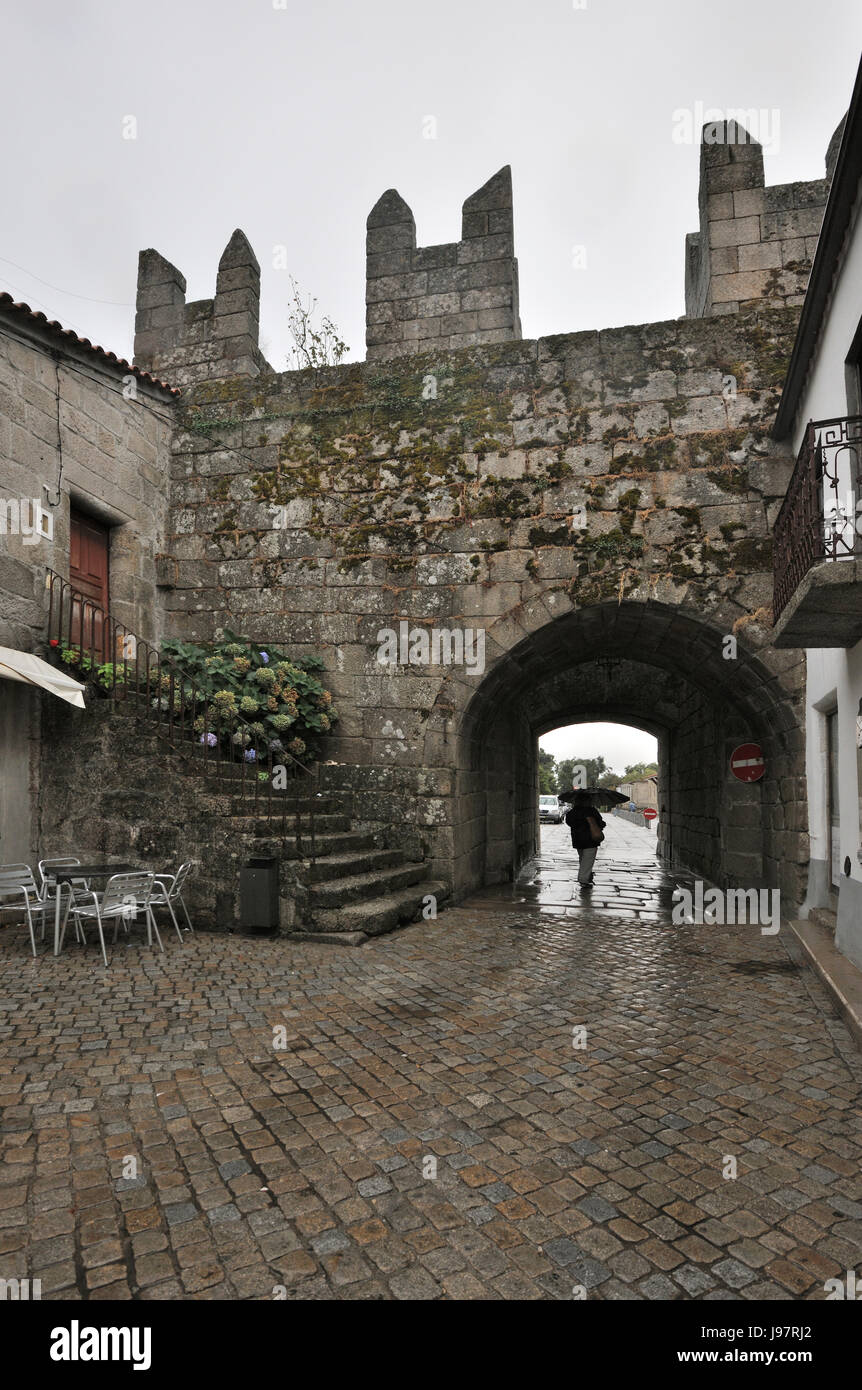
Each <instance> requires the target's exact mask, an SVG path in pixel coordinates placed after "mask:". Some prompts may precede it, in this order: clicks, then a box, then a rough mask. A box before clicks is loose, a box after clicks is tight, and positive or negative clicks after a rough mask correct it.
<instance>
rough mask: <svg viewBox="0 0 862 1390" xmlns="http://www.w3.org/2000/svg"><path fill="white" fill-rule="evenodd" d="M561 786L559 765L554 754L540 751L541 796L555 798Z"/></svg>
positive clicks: (542, 749) (541, 749)
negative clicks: (558, 774)
mask: <svg viewBox="0 0 862 1390" xmlns="http://www.w3.org/2000/svg"><path fill="white" fill-rule="evenodd" d="M558 786H559V778H558V776H557V764H556V760H555V758H554V755H553V753H546V752H545V750H544V748H540V749H539V795H540V796H553V795H554V793H555V792H556V791H557V789H558Z"/></svg>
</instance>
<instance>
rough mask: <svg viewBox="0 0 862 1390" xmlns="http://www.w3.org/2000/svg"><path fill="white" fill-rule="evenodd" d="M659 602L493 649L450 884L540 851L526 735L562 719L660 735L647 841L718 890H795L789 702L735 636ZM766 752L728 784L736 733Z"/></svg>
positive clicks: (795, 710) (794, 756)
mask: <svg viewBox="0 0 862 1390" xmlns="http://www.w3.org/2000/svg"><path fill="white" fill-rule="evenodd" d="M728 649H729V648H728V644H727V642H726V640H725V637H724V634H722V633H721V632H719V631H718V630H717V628H716V627H714V626H712V625H711V624H710V623H709V622H708V621H706V620H701V619H697V618H694V617H692V616H691V615H690V614H687V613H683V612H681V611H680V610H679V609H674V608H671V607H669V606H667V605H665V604H661V603H654V602H647V603H633V602H628V603H625V602H624V603H619V604H617V603H608V604H601V605H597V606H595V607H590V608H583V609H579V610H575V611H573V612H571V613H567V614H565V615H563V616H561V617H559V618H556V619H554V620H552V621H550V622H548V623H547V624H545V625H544V626H542V627H539V628H538V629H536V630H535V631H534V632H533V633H532V634H530V635H529V636H528V637H526V638H524V639H522V640H521V641H520V642H518V643H517V644H516V645H514V646H513V647H512V648H511V649H510V650H509V651H506V652H503V653H501V654H500V655H498V657H497V659H496V661H495V662H494V664H493V666H492V667H491V668H490V669H489V670H488V671H487V673H486V675H485V676H484V678H483V680H482V683H481V685H480V686H479V688H478V689H477V690H476V691H475V693H474V694H473V697H472V699H471V700H470V702H469V705H468V706H467V708H466V710H465V713H464V716H463V719H462V720H461V724H460V728H459V738H458V754H457V761H458V767H457V795H456V813H455V820H456V826H455V829H456V835H455V847H456V862H455V866H454V878H455V889H456V893H458V894H459V895H460V894H463V893H465V892H469V891H471V890H472V889H473V888H476V887H479V886H482V885H485V884H490V883H495V882H502V881H505V880H506V879H510V878H512V877H514V876H515V875H516V874H517V871H518V869H519V868H520V866H521V865H522V864H523V863H525V862H526V861H527V860H528V859H529V858H530V857H531V856H532V855H533V854H535V852H536V848H537V816H536V799H537V795H538V779H537V768H536V764H537V755H536V749H537V740H538V737H539V735H540V734H541V733H542V732H544V731H545V730H547V729H550V728H553V727H555V726H558V725H560V724H562V723H578V722H582V721H585V720H615V721H617V722H620V723H625V724H630V725H634V726H635V727H640V728H643V729H645V730H647V731H649V732H651V733H654V734H655V735H656V736H657V737H658V739H659V749H660V753H659V810H660V831H659V840H658V851H659V854H660V857H661V859H662V860H663V862H665V863H666V864H668V865H670V866H678V867H680V868H684V869H687V870H690V871H691V872H694V873H697V874H701V875H703V876H704V877H705V878H709V879H711V880H712V881H714V882H717V883H719V884H721V885H739V886H743V887H753V886H769V887H779V888H780V889H781V890H782V896H783V900H784V902H785V904H786V905H788V906H789V905H792V904H795V903H798V902H799V901H800V900H801V897H802V895H803V889H804V883H803V875H804V868H805V864H806V863H807V844H806V843H805V841H806V837H805V836H804V835H802V834H799V833H798V832H797V831H796V826H797V825H798V824H804V821H801V822H800V821H799V819H798V817H799V815H800V814H801V815H803V816H804V754H803V747H804V744H803V734H802V729H801V727H800V706H799V704H798V701H797V699H796V697H795V695H794V693H793V692H791V691H788V690H787V689H785V688H784V686H783V685H782V683H781V680H780V678H779V676H778V675H776V674H775V673H774V672H772V671H770V670H769V669H768V667H767V666H766V665H765V663H764V662H763V661H762V660H761V659H760V658H759V657H758V656H756V655H755V654H754V653H753V652H751V651H750V650H747V649H746V648H745V646H744V644H743V642H742V641H737V643H736V646H735V649H733V648H732V647H731V648H730V650H732V651H733V652H734V654H733V655H729V656H728V655H725V653H726V652H727V651H728ZM749 742H755V743H759V744H760V745H761V747H762V748H763V752H764V755H765V761H766V771H765V774H764V776H763V778H762V779H761V780H760V781H758V782H753V783H744V782H741V781H738V780H737V779H736V778H735V777H734V776H733V775H732V773H731V771H730V755H731V752H732V750H733V749H734V747H736V746H737V745H738V744H742V743H749Z"/></svg>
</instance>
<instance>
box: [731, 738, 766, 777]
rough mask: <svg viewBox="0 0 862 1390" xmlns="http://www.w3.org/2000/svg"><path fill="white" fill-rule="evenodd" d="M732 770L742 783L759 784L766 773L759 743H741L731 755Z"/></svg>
mask: <svg viewBox="0 0 862 1390" xmlns="http://www.w3.org/2000/svg"><path fill="white" fill-rule="evenodd" d="M730 770H731V772H732V773H733V775H734V777H738V778H739V780H740V782H759V781H760V779H761V777H762V776H763V774H764V772H765V771H766V763H765V762H764V760H763V749H762V748H761V746H760V744H759V743H741V744H740V745H739V747H738V748H734V750H733V752H732V753H731V755H730Z"/></svg>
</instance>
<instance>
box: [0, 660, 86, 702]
mask: <svg viewBox="0 0 862 1390" xmlns="http://www.w3.org/2000/svg"><path fill="white" fill-rule="evenodd" d="M0 678H5V679H6V680H10V681H24V682H25V684H27V685H38V686H41V688H42V689H43V690H49V691H50V692H51V694H52V695H59V697H60V699H61V700H67V701H68V702H69V704H70V705H77V706H78V707H79V708H80V709H84V708H86V707H85V705H84V687H83V686H82V685H79V684H78V682H77V681H73V680H72V678H71V676H67V675H65V674H64V672H63V671H58V670H57V668H56V667H55V666H49V665H48V662H47V661H43V660H42V658H41V657H40V656H33V654H32V652H16V651H15V650H14V649H13V648H12V647H0Z"/></svg>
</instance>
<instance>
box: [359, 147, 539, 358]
mask: <svg viewBox="0 0 862 1390" xmlns="http://www.w3.org/2000/svg"><path fill="white" fill-rule="evenodd" d="M365 298H366V325H367V329H366V347H367V356H368V358H369V359H374V358H385V357H399V356H405V355H407V354H411V353H419V352H427V351H429V350H430V349H432V348H433V349H447V348H457V347H472V346H478V345H482V344H486V343H497V342H509V341H512V340H513V339H517V338H520V336H521V323H520V318H519V314H518V264H517V261H516V260H515V255H514V233H513V226H512V175H511V170H510V169H509V168H508V166H507V167H506V168H504V169H501V170H500V171H499V173H497V174H495V175H494V177H493V178H491V179H489V180H488V182H487V183H486V184H484V185H483V187H482V188H480V189H478V190H477V192H476V193H474V194H472V196H471V197H469V198H468V199H467V201H466V202H465V203H464V206H463V209H462V221H461V240H460V241H457V242H447V243H445V244H442V245H440V246H424V247H417V245H416V224H415V222H414V220H413V214H412V212H411V211H410V208H409V207H408V206H407V204H406V203H405V201H404V199H403V198H402V197H401V195H400V194H399V193H397V192H396V190H395V189H394V188H390V189H389V190H388V191H387V192H386V193H384V194H383V196H382V197H381V198H380V199H379V200H378V202H377V203H376V204H375V206H374V207H373V209H372V210H371V213H370V215H369V217H368V224H367V240H366V295H365Z"/></svg>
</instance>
